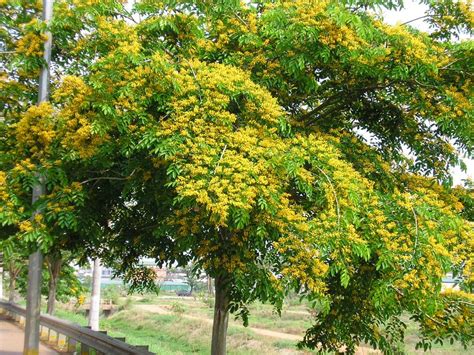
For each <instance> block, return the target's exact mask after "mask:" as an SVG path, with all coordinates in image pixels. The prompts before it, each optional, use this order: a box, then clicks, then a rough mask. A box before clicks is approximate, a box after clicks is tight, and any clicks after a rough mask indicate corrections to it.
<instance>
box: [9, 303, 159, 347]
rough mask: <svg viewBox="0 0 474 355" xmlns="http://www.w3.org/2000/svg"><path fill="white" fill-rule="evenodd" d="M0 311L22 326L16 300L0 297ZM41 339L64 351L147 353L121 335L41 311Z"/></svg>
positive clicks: (22, 315) (23, 313)
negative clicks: (1, 298) (114, 335)
mask: <svg viewBox="0 0 474 355" xmlns="http://www.w3.org/2000/svg"><path fill="white" fill-rule="evenodd" d="M0 312H2V313H6V315H7V316H8V317H10V318H12V319H13V320H15V321H16V322H18V323H19V324H20V326H24V324H25V314H26V310H25V309H24V308H22V307H20V306H18V305H16V304H13V303H9V302H4V301H0ZM40 327H41V328H40V334H41V340H43V341H45V342H47V343H48V344H53V345H55V347H56V348H59V349H61V352H63V351H64V352H66V353H68V354H81V355H85V354H97V355H101V354H107V355H109V354H114V355H115V354H116V355H130V354H137V355H151V354H153V353H151V352H149V351H148V346H133V345H130V344H127V343H125V342H124V341H125V338H112V337H110V336H108V335H107V334H106V332H102V331H100V332H96V331H93V330H91V329H89V328H87V327H81V326H80V325H77V324H75V323H72V322H69V321H66V320H62V319H59V318H56V317H52V316H50V315H47V314H42V315H41V319H40Z"/></svg>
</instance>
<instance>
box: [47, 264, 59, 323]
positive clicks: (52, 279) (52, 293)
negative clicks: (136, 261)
mask: <svg viewBox="0 0 474 355" xmlns="http://www.w3.org/2000/svg"><path fill="white" fill-rule="evenodd" d="M47 263H48V272H49V283H48V305H47V308H46V313H48V314H51V315H53V314H54V311H55V308H56V292H57V289H58V281H59V275H60V273H61V266H62V259H61V257H60V256H59V257H48V259H47Z"/></svg>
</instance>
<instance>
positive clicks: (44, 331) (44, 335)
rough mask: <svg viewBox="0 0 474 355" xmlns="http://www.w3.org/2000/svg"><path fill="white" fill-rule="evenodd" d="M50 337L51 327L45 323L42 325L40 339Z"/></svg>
mask: <svg viewBox="0 0 474 355" xmlns="http://www.w3.org/2000/svg"><path fill="white" fill-rule="evenodd" d="M48 337H49V329H48V328H47V327H45V326H44V325H42V326H40V339H41V340H48Z"/></svg>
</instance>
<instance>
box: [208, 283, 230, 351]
mask: <svg viewBox="0 0 474 355" xmlns="http://www.w3.org/2000/svg"><path fill="white" fill-rule="evenodd" d="M226 281H227V280H226V278H225V276H222V275H219V276H218V277H216V279H215V287H216V297H215V304H214V322H213V324H212V345H211V355H225V354H226V337H227V327H228V325H229V301H230V299H229V294H228V287H227V285H226Z"/></svg>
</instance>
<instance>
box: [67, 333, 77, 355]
mask: <svg viewBox="0 0 474 355" xmlns="http://www.w3.org/2000/svg"><path fill="white" fill-rule="evenodd" d="M67 351H68V352H69V353H75V352H76V351H77V341H76V339H73V338H70V337H67Z"/></svg>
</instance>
